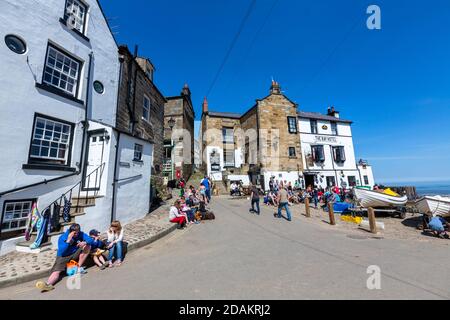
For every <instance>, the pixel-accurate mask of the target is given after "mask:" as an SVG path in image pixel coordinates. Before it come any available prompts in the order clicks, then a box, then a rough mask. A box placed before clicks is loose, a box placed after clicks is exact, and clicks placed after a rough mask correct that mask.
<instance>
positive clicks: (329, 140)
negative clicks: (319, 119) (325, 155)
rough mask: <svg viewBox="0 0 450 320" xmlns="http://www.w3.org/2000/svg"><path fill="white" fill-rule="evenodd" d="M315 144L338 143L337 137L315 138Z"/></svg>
mask: <svg viewBox="0 0 450 320" xmlns="http://www.w3.org/2000/svg"><path fill="white" fill-rule="evenodd" d="M314 140H315V142H321V143H330V144H333V143H338V141H337V139H336V137H327V136H314Z"/></svg>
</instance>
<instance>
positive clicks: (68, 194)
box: [41, 163, 105, 212]
mask: <svg viewBox="0 0 450 320" xmlns="http://www.w3.org/2000/svg"><path fill="white" fill-rule="evenodd" d="M104 166H105V163H102V164H101V165H100V166H98V167H97V168H96V169H95V170H94V171H92V172H91V173H90V174H89V175H87V176H86V177H84V178H83V179H82V180H80V181H79V182H78V183H77V184H76V185H74V186H73V187H72V188H70V189H69V190H68V191H66V192H65V193H63V194H62V195H61V196H60V197H58V198H57V199H56V200H55V201H52V202H51V203H50V204H49V205H48V206H47V207H46V208H45V209H44V210H43V211H41V212H45V211H46V210H48V209H50V208H51V206H53V205H54V204H55V203H56V204H58V206H59V208H61V207H62V201H63V199H64V198H66V199H67V198H68V201H69V202H72V197H73V194H74V192H73V191H74V190H75V188H77V187H79V188H78V197H77V199H78V202H77V205H76V206H75V207H72V208H76V209H77V210H78V209H79V208H80V207H81V206H80V203H79V199H80V194H81V191H82V189H84V190H83V191H86V197H85V199H86V200H85V204H87V200H88V198H89V191H91V190H92V189H90V188H89V187H90V181H91V176H93V175H94V173H95V187H94V196H96V195H97V194H98V191H99V190H100V187H98V188H97V182H98V181H101V178H102V175H103V169H104ZM99 170H100V171H99ZM99 172H100V180H98V174H99ZM86 179H87V180H88V186H87V188H85V186H86V185H85V184H83V183H85V181H86ZM83 197H84V196H83Z"/></svg>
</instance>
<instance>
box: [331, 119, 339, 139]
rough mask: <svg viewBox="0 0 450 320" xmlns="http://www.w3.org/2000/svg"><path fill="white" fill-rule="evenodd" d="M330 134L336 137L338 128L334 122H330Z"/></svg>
mask: <svg viewBox="0 0 450 320" xmlns="http://www.w3.org/2000/svg"><path fill="white" fill-rule="evenodd" d="M331 134H333V135H335V136H337V135H338V127H337V123H336V122H331Z"/></svg>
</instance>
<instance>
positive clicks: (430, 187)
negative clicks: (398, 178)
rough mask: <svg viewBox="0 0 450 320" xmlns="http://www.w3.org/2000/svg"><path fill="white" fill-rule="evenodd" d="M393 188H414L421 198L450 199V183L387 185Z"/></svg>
mask: <svg viewBox="0 0 450 320" xmlns="http://www.w3.org/2000/svg"><path fill="white" fill-rule="evenodd" d="M384 185H387V186H388V185H392V186H414V187H416V191H417V194H418V195H419V196H446V197H450V181H434V182H403V183H399V182H395V183H385V184H384Z"/></svg>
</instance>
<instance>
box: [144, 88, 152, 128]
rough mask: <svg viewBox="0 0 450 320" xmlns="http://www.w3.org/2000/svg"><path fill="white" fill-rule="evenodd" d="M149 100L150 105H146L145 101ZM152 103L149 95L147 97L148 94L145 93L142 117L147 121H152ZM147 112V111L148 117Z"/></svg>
mask: <svg viewBox="0 0 450 320" xmlns="http://www.w3.org/2000/svg"><path fill="white" fill-rule="evenodd" d="M146 101H148V106H147V107H146V105H145V102H146ZM151 105H152V102H151V100H150V98H149V97H147V96H146V95H144V101H143V103H142V119H144V120H145V121H147V122H148V123H150V110H151ZM145 112H147V115H148V117H147V118H146V117H145V116H144V115H145Z"/></svg>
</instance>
